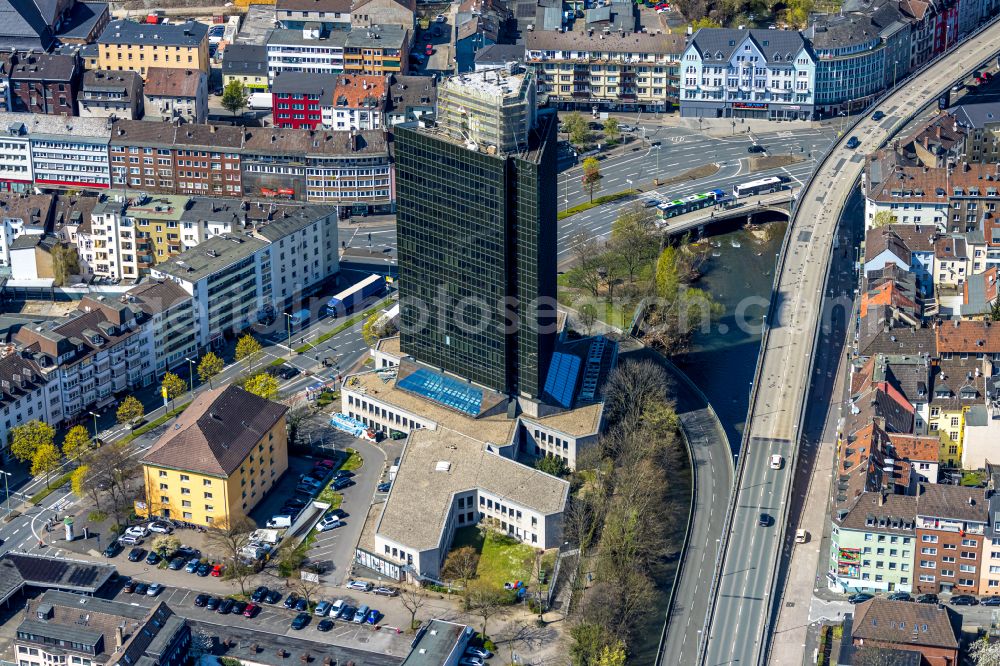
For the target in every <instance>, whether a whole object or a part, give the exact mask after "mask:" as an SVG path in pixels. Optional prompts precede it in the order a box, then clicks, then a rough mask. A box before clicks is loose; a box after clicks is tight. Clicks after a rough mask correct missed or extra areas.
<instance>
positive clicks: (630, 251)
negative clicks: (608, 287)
mask: <svg viewBox="0 0 1000 666" xmlns="http://www.w3.org/2000/svg"><path fill="white" fill-rule="evenodd" d="M655 228H656V215H655V214H654V213H653V212H652V209H650V208H646V207H645V206H642V205H641V204H634V205H632V206H630V207H629V208H626V209H625V210H624V211H622V213H621V214H620V215H619V216H618V217H617V218H616V219H615V221H614V222H612V223H611V245H612V247H614V249H615V250H617V252H618V254H619V256H620V257H621V262H622V266H623V268H625V270H626V271H627V272H628V281H629V284H632V283H633V282H635V274H636V273H637V272H638V271H639V270H640V269H641V268H642V267H643V266H645V265H647V264H648V263H649V262H650V261H651V260H652V259H653V257H655V256H656V250H657V247H658V246H659V241H658V240H657V239H656V237H655V235H654V234H653V231H654V230H655Z"/></svg>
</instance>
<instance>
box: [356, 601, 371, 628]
mask: <svg viewBox="0 0 1000 666" xmlns="http://www.w3.org/2000/svg"><path fill="white" fill-rule="evenodd" d="M368 610H369V608H368V606H365V605H364V604H361V606H359V607H358V610H356V611H354V624H361V623H362V622H364V621H365V618H366V617H368Z"/></svg>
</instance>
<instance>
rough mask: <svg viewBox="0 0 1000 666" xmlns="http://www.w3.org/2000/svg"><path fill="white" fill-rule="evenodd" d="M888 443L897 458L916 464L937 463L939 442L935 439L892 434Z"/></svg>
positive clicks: (939, 449)
mask: <svg viewBox="0 0 1000 666" xmlns="http://www.w3.org/2000/svg"><path fill="white" fill-rule="evenodd" d="M889 441H890V442H891V443H892V448H893V450H894V451H895V454H896V456H897V457H899V458H903V459H905V460H914V461H917V462H935V463H936V462H938V454H939V453H940V451H941V440H940V439H938V438H937V437H922V436H920V435H904V434H902V433H892V434H890V435H889Z"/></svg>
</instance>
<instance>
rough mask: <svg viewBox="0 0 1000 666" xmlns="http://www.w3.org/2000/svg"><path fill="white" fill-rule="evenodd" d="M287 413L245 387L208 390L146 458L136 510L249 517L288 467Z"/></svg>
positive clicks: (208, 521) (205, 519) (220, 521)
mask: <svg viewBox="0 0 1000 666" xmlns="http://www.w3.org/2000/svg"><path fill="white" fill-rule="evenodd" d="M287 411H288V408H287V407H285V406H284V405H281V404H279V403H276V402H272V401H270V400H265V399H264V398H261V397H258V396H256V395H254V394H252V393H248V392H247V391H244V390H243V389H241V388H239V387H237V386H232V385H230V386H227V387H220V388H217V389H213V390H209V391H204V392H202V393H201V394H200V395H199V396H198V397H197V398H195V400H194V401H193V402H192V403H191V405H190V406H189V407H188V408H187V409H186V410H184V412H183V413H182V414H181V415H180V417H179V418H178V419H177V422H176V423H175V424H174V426H173V427H171V428H170V429H169V430H168V431H167V432H166V433H164V434H163V435H162V436H161V437H160V439H158V440H157V441H156V443H155V444H153V446H152V447H151V448H150V449H149V452H148V453H147V454H146V456H145V457H144V458H143V459H142V466H143V479H144V482H145V497H144V499H143V500H141V501H139V502H137V503H136V509H137V511H136V512H137V513H139V514H140V515H143V516H146V517H153V516H159V517H163V518H169V519H171V520H178V521H184V522H188V523H193V524H195V525H205V526H209V525H215V526H222V525H226V524H229V523H231V522H232V521H234V520H236V519H238V518H240V517H242V516H245V515H247V514H248V513H249V512H250V510H251V509H253V508H254V507H255V506H256V505H257V503H258V502H260V500H261V499H263V497H264V495H266V494H267V492H268V491H269V490H270V489H271V488H272V487H273V486H274V483H275V482H276V481H277V480H278V479H279V478H280V477H281V475H282V474H283V473H284V472H285V470H286V469H288V436H287V432H286V425H285V413H286V412H287Z"/></svg>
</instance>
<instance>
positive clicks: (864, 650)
mask: <svg viewBox="0 0 1000 666" xmlns="http://www.w3.org/2000/svg"><path fill="white" fill-rule="evenodd" d="M973 649H975V648H973ZM980 654H982V653H980ZM970 656H971V655H970ZM854 663H855V665H856V666H892V665H893V664H896V663H898V662H897V656H896V654H895V651H894V650H888V649H886V648H883V647H879V646H877V645H865V646H863V647H861V648H858V649H857V650H855V652H854ZM973 663H975V664H976V665H977V666H993V665H995V664H998V663H1000V661H997V660H992V661H983V660H978V661H977V659H976V657H974V656H973Z"/></svg>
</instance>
